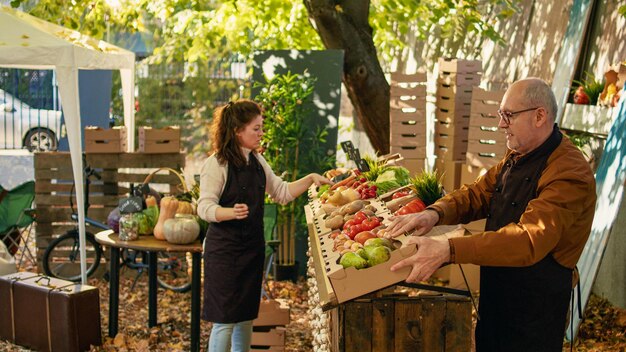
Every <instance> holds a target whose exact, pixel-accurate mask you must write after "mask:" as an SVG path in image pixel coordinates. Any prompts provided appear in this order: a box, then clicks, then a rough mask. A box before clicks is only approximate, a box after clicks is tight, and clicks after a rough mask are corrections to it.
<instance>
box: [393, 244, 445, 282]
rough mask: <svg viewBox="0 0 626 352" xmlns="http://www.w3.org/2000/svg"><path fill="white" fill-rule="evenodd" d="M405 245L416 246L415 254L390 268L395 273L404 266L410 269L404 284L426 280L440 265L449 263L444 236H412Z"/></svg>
mask: <svg viewBox="0 0 626 352" xmlns="http://www.w3.org/2000/svg"><path fill="white" fill-rule="evenodd" d="M407 244H416V245H417V253H415V254H413V255H412V256H410V257H408V258H406V259H404V260H401V261H399V262H397V263H396V264H394V265H393V266H392V267H391V271H397V270H400V269H401V268H403V267H405V266H410V267H412V269H411V273H410V274H409V276H408V277H407V278H406V282H420V281H424V280H426V279H428V278H429V277H430V276H431V275H432V274H433V273H434V272H435V271H436V270H437V269H439V267H441V265H442V264H444V263H447V262H448V261H450V243H449V242H448V238H447V237H446V236H436V237H417V236H412V237H411V238H409V240H408V241H407Z"/></svg>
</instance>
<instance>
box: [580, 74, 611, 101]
mask: <svg viewBox="0 0 626 352" xmlns="http://www.w3.org/2000/svg"><path fill="white" fill-rule="evenodd" d="M585 77H586V78H585V79H582V80H580V81H577V80H574V81H573V83H574V84H575V87H572V94H574V93H575V92H576V89H578V87H579V86H582V87H583V90H584V91H585V94H587V96H588V97H589V105H596V104H597V103H598V98H599V97H600V93H602V90H603V89H604V81H598V80H597V79H596V78H595V76H594V75H593V74H591V73H589V72H586V73H585Z"/></svg>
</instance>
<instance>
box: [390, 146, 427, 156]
mask: <svg viewBox="0 0 626 352" xmlns="http://www.w3.org/2000/svg"><path fill="white" fill-rule="evenodd" d="M390 149H391V152H392V153H400V155H402V156H403V157H404V158H405V159H424V158H426V145H421V146H419V145H418V146H414V145H392V146H390Z"/></svg>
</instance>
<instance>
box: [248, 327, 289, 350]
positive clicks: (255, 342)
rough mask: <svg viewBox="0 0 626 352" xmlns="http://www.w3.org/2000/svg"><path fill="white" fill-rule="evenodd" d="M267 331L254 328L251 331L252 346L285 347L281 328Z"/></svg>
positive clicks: (283, 330) (283, 333)
mask: <svg viewBox="0 0 626 352" xmlns="http://www.w3.org/2000/svg"><path fill="white" fill-rule="evenodd" d="M262 330H267V329H259V328H256V327H255V328H254V329H253V331H252V341H251V343H250V345H252V346H285V331H286V329H285V328H284V327H282V326H277V327H275V328H271V329H269V330H267V331H262Z"/></svg>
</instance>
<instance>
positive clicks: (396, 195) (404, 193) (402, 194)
mask: <svg viewBox="0 0 626 352" xmlns="http://www.w3.org/2000/svg"><path fill="white" fill-rule="evenodd" d="M408 195H409V192H407V191H398V192H396V193H394V194H393V195H392V196H391V199H398V198H402V197H406V196H408Z"/></svg>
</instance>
